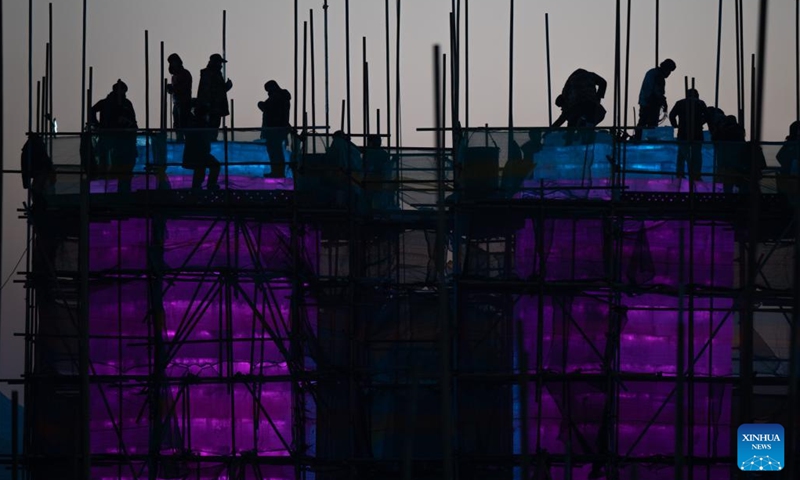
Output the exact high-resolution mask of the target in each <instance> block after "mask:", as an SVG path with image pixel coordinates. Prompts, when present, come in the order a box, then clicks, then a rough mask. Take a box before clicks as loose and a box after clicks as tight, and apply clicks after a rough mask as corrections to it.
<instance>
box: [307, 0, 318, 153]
mask: <svg viewBox="0 0 800 480" xmlns="http://www.w3.org/2000/svg"><path fill="white" fill-rule="evenodd" d="M308 22H309V23H308V26H309V29H310V30H311V38H310V39H309V40H310V42H311V44H310V46H309V49H310V50H311V126H312V127H316V126H317V80H316V74H315V72H316V70H317V67H316V60H315V58H316V57H315V55H314V9H311V10H309V12H308ZM314 132H315V133H316V130H314ZM316 144H317V143H316V142H312V148H313V149H314V153H317V150H316V148H317V147H316Z"/></svg>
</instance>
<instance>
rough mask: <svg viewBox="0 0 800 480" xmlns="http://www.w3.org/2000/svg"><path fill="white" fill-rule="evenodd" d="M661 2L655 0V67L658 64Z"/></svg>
mask: <svg viewBox="0 0 800 480" xmlns="http://www.w3.org/2000/svg"><path fill="white" fill-rule="evenodd" d="M660 14H661V2H660V1H659V0H656V67H657V66H658V38H659V36H660V34H659V29H660V28H661V19H660Z"/></svg>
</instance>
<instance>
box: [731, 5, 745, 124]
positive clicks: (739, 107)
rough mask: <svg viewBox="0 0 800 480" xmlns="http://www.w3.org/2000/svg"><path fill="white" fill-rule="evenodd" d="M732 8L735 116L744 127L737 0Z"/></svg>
mask: <svg viewBox="0 0 800 480" xmlns="http://www.w3.org/2000/svg"><path fill="white" fill-rule="evenodd" d="M733 7H734V10H735V25H734V28H735V30H736V115H737V116H738V117H739V124H740V125H742V126H744V125H743V122H744V119H743V118H742V73H741V68H742V65H741V57H740V56H739V50H740V49H741V38H739V34H740V33H741V30H740V29H739V21H740V19H739V0H734V2H733Z"/></svg>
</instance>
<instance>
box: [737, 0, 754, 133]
mask: <svg viewBox="0 0 800 480" xmlns="http://www.w3.org/2000/svg"><path fill="white" fill-rule="evenodd" d="M735 3H736V9H737V12H738V15H739V22H738V24H737V33H738V35H739V51H738V55H739V56H738V60H737V61H738V65H739V79H740V82H739V84H740V85H741V88H740V89H739V112H738V113H739V124H740V125H742V126H744V115H745V108H744V107H745V93H746V91H747V90H746V87H745V76H744V67H745V63H744V10H743V7H742V2H741V0H736V2H735ZM750 133H751V134H752V132H750Z"/></svg>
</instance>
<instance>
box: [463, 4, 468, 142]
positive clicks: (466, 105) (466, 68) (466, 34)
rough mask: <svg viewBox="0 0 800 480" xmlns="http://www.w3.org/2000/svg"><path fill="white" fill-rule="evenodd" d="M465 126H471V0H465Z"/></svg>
mask: <svg viewBox="0 0 800 480" xmlns="http://www.w3.org/2000/svg"><path fill="white" fill-rule="evenodd" d="M464 128H469V0H464Z"/></svg>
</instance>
